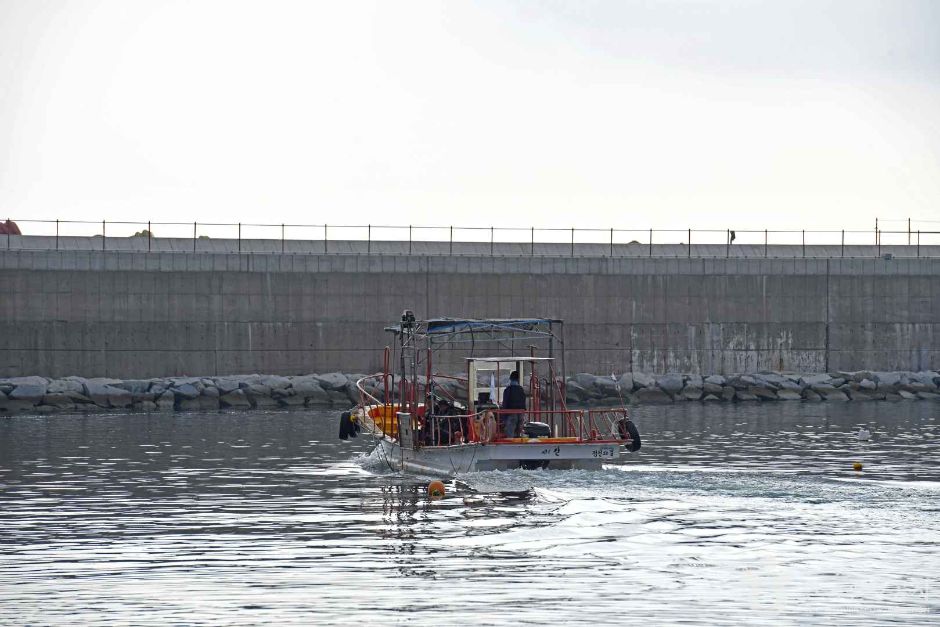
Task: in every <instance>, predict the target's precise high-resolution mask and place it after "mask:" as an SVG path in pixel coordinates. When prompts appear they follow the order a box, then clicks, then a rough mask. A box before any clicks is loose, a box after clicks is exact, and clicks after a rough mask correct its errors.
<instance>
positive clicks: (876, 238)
mask: <svg viewBox="0 0 940 627" xmlns="http://www.w3.org/2000/svg"><path fill="white" fill-rule="evenodd" d="M879 243H880V242H879V241H878V218H875V246H877V245H878V244H879Z"/></svg>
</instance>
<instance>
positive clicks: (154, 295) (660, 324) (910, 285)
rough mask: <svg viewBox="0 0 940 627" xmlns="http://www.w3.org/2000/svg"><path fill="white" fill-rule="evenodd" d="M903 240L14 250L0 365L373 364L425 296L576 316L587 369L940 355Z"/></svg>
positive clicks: (456, 308)
mask: <svg viewBox="0 0 940 627" xmlns="http://www.w3.org/2000/svg"><path fill="white" fill-rule="evenodd" d="M869 248H871V247H869ZM908 252H910V250H908ZM901 256H902V255H900V254H898V256H897V257H895V258H894V259H883V258H874V257H866V258H841V257H837V258H820V259H811V258H807V259H803V258H776V259H775V258H767V259H763V258H748V259H744V258H727V259H723V258H705V257H703V258H696V257H692V258H682V257H678V258H668V257H665V256H664V257H657V256H654V257H653V258H643V257H625V258H610V257H601V256H594V257H592V256H579V257H558V256H531V255H525V254H518V255H515V256H513V255H504V256H486V255H465V256H447V255H437V254H434V255H432V254H428V255H416V254H412V255H407V254H383V255H379V254H372V255H364V254H350V253H329V254H287V255H282V254H277V253H268V254H237V253H208V252H206V253H182V252H176V253H169V252H131V251H124V252H121V251H67V250H48V251H42V250H9V251H7V250H0V285H2V286H3V287H2V294H0V377H14V376H27V375H41V376H45V377H63V376H68V375H81V376H86V377H117V378H143V377H166V376H183V375H198V376H211V375H224V374H228V373H238V372H264V373H269V374H281V375H292V374H301V373H308V372H330V371H344V372H374V371H376V370H378V369H380V366H381V349H382V347H383V346H384V345H385V344H386V343H388V341H389V337H388V336H386V334H385V333H383V331H382V328H383V326H385V325H386V324H388V323H389V322H391V321H393V320H395V319H396V318H397V317H398V316H399V315H400V313H401V311H402V310H403V309H406V308H410V309H414V310H415V312H416V314H417V315H419V316H421V317H425V316H446V315H451V316H499V317H511V316H530V315H539V316H551V317H558V318H563V319H565V320H566V322H567V324H566V346H567V368H568V372H569V373H573V372H595V373H606V372H616V373H622V372H653V373H666V372H682V373H691V374H706V375H707V374H730V373H747V372H759V371H762V370H766V371H794V372H834V371H858V370H879V371H914V372H917V371H924V370H931V369H936V368H937V365H938V356H940V281H938V278H940V259H928V258H916V257H914V256H913V254H909V255H903V257H904V258H900V257H901ZM460 357H462V355H452V356H451V358H450V361H451V362H452V363H450V364H448V362H447V358H446V357H445V361H444V362H443V363H441V365H442V367H446V366H448V365H450V367H451V369H457V370H459V364H460V362H461V360H460ZM454 366H457V367H456V368H455V367H454Z"/></svg>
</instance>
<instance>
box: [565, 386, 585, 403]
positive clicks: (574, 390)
mask: <svg viewBox="0 0 940 627" xmlns="http://www.w3.org/2000/svg"><path fill="white" fill-rule="evenodd" d="M588 398H590V394H588V391H587V390H585V389H584V388H583V387H581V386H580V385H579V384H578V383H577V382H576V381H568V383H567V384H566V385H565V401H567V402H569V403H582V402H584V401H585V400H586V399H588Z"/></svg>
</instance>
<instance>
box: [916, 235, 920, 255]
mask: <svg viewBox="0 0 940 627" xmlns="http://www.w3.org/2000/svg"><path fill="white" fill-rule="evenodd" d="M917 256H918V257H920V229H917Z"/></svg>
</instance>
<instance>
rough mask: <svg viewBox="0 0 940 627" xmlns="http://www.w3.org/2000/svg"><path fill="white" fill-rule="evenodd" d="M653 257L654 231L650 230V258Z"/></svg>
mask: <svg viewBox="0 0 940 627" xmlns="http://www.w3.org/2000/svg"><path fill="white" fill-rule="evenodd" d="M652 256H653V229H650V257H652Z"/></svg>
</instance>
